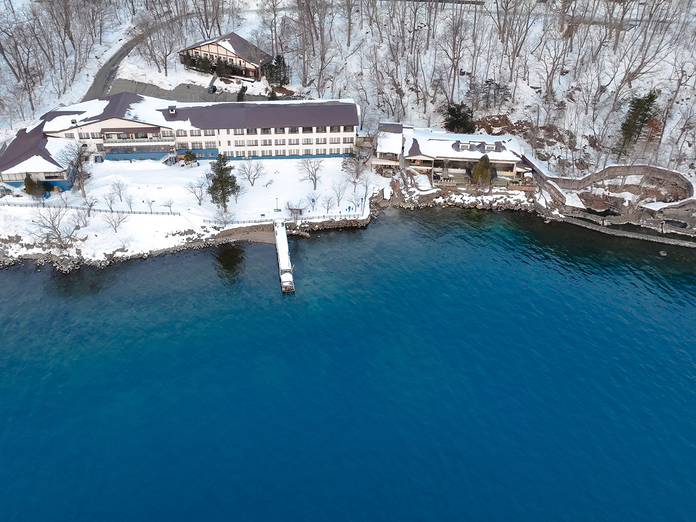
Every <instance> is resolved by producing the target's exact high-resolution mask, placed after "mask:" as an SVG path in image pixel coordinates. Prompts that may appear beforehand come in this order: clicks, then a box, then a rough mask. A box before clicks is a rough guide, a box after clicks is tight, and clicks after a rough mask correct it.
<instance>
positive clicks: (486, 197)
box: [0, 191, 696, 273]
mask: <svg viewBox="0 0 696 522" xmlns="http://www.w3.org/2000/svg"><path fill="white" fill-rule="evenodd" d="M387 207H396V208H402V209H406V210H418V209H426V208H434V207H439V208H468V209H478V210H488V211H515V212H535V213H537V214H538V215H539V216H540V217H541V218H544V219H546V220H547V221H551V220H553V221H559V222H566V223H570V224H573V225H576V226H582V227H584V228H588V229H591V230H594V231H597V232H602V233H606V234H611V235H614V236H620V237H626V238H631V239H641V240H647V241H652V242H657V243H664V244H668V245H673V246H685V247H690V248H696V242H689V241H679V240H674V239H671V238H667V237H660V236H655V235H648V234H641V233H636V232H624V231H620V230H614V229H610V228H608V227H603V226H600V225H596V224H592V223H585V222H583V221H582V220H579V219H577V218H573V217H570V216H568V217H566V216H563V215H560V214H556V213H552V212H550V211H549V210H548V209H545V208H543V207H541V206H540V205H539V204H538V203H537V202H536V201H535V199H534V197H533V195H532V194H529V193H522V192H519V191H505V192H500V191H499V192H496V193H490V194H478V195H473V194H462V193H455V192H449V193H442V192H435V193H431V194H420V195H415V194H414V195H410V196H404V195H403V194H401V193H400V192H395V193H394V195H393V197H392V198H391V199H390V200H385V199H383V198H382V196H381V193H380V195H377V196H373V197H372V199H371V200H370V209H371V210H370V216H369V217H367V218H366V219H349V220H328V221H319V222H307V221H305V222H300V223H297V224H296V223H288V224H287V228H288V234H289V235H295V236H301V237H310V235H311V233H314V232H320V231H323V230H341V229H344V228H365V227H367V226H368V225H369V223H370V221H371V220H372V219H373V218H374V217H376V216H377V215H379V213H380V212H381V211H382V210H383V209H385V208H387ZM213 228H214V229H215V230H216V233H215V235H214V236H212V237H208V238H203V237H201V236H200V234H199V235H198V236H197V237H195V238H188V239H186V240H185V241H184V242H183V243H181V244H179V245H176V246H173V247H171V248H164V249H159V250H152V251H150V252H141V253H137V254H132V255H121V254H125V252H126V251H125V250H120V249H118V250H117V251H114V252H111V253H109V254H106V255H105V258H104V259H102V260H95V259H87V258H83V257H82V256H80V255H78V256H67V255H57V254H54V253H50V252H47V253H36V254H33V253H32V254H25V255H22V256H19V257H16V258H14V257H8V256H6V255H5V254H4V253H3V252H2V251H1V250H0V268H5V269H6V268H9V267H11V266H14V265H17V264H20V263H22V262H23V261H30V262H32V263H34V264H35V265H36V266H37V267H41V266H44V265H51V266H53V268H54V269H55V270H56V271H58V272H61V273H69V272H72V271H74V270H79V269H80V268H81V267H83V266H88V267H94V268H100V269H102V268H106V267H107V266H110V265H113V264H114V263H117V262H124V261H130V260H133V259H147V258H149V257H157V256H161V255H165V254H174V253H178V252H183V251H186V250H200V249H202V248H210V247H216V246H220V245H224V244H230V243H235V242H260V243H271V244H272V243H273V231H272V228H273V227H272V225H270V224H259V225H251V226H248V227H240V228H233V229H226V230H223V229H222V228H221V227H220V228H218V227H213ZM191 233H193V231H190V233H188V232H187V233H182V236H184V237H186V236H187V235H190V234H191Z"/></svg>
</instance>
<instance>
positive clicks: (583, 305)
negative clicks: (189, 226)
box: [0, 210, 696, 521]
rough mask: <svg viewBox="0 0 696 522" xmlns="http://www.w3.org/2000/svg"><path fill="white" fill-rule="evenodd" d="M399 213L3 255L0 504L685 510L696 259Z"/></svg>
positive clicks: (576, 515)
mask: <svg viewBox="0 0 696 522" xmlns="http://www.w3.org/2000/svg"><path fill="white" fill-rule="evenodd" d="M663 248H664V247H663V246H660V245H656V244H650V243H640V242H635V241H628V240H620V239H618V238H613V237H605V236H601V235H597V234H595V233H592V232H589V231H586V230H582V229H576V228H573V227H572V226H569V225H562V224H548V225H545V224H543V222H541V220H539V219H537V218H534V217H532V216H528V215H523V214H494V213H480V212H467V211H458V210H434V211H428V212H417V213H406V212H395V213H393V214H390V215H385V216H382V217H380V218H379V219H378V220H376V221H375V222H373V224H371V225H370V226H369V227H368V228H367V229H365V230H344V231H341V232H331V233H323V234H321V236H320V237H312V238H311V239H300V240H297V241H295V240H292V241H291V256H292V259H293V262H294V263H295V267H296V268H295V279H296V285H297V293H296V295H295V296H294V297H283V296H282V295H281V294H280V289H279V285H278V279H277V272H276V264H275V253H274V249H273V247H272V246H268V245H244V246H240V245H237V246H225V247H222V248H219V249H216V250H214V249H210V250H203V251H195V252H187V253H182V254H177V255H171V256H164V257H161V258H157V259H149V260H146V261H133V262H129V263H125V264H121V265H116V266H113V267H109V268H107V269H105V270H102V271H98V270H92V269H83V270H81V271H79V272H77V273H73V274H70V275H67V276H66V275H60V274H56V273H54V272H53V271H52V270H51V269H49V268H47V267H44V268H42V269H41V270H40V271H38V270H37V269H36V267H34V266H33V265H30V264H27V265H26V266H22V267H14V268H12V269H9V270H5V271H2V272H0V341H1V343H0V520H3V521H6V520H10V521H14V520H22V521H24V520H51V521H54V520H80V521H82V520H85V521H87V520H89V521H92V520H99V521H110V520H168V521H169V520H243V521H246V520H249V521H266V520H298V521H342V520H346V521H354V520H358V521H360V520H366V521H367V520H370V521H372V520H385V521H387V520H388V521H394V520H399V521H409V520H413V521H422V520H447V521H450V520H530V521H538V520H593V519H594V520H631V521H635V520H646V521H657V520H670V521H672V520H696V341H695V338H696V252H692V251H687V250H678V249H674V248H667V249H666V250H667V251H668V256H667V257H660V256H659V255H658V250H660V249H663Z"/></svg>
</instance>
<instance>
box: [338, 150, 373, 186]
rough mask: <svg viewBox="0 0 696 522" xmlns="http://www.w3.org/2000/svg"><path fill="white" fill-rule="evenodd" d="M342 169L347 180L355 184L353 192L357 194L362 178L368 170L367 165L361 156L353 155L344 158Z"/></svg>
mask: <svg viewBox="0 0 696 522" xmlns="http://www.w3.org/2000/svg"><path fill="white" fill-rule="evenodd" d="M341 168H342V169H343V172H345V173H346V174H345V175H346V180H347V181H348V182H349V183H352V184H353V192H355V189H356V188H357V186H358V184H359V183H360V178H361V176H362V175H363V173H364V172H365V170H367V163H366V162H365V161H364V160H363V159H362V158H361V157H360V156H359V155H357V154H351V155H349V156H346V157H345V158H343V162H342V164H341Z"/></svg>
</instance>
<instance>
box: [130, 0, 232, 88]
mask: <svg viewBox="0 0 696 522" xmlns="http://www.w3.org/2000/svg"><path fill="white" fill-rule="evenodd" d="M213 1H220V0H213ZM199 3H201V2H196V5H198V4H199ZM134 29H135V31H136V32H137V34H141V35H143V36H144V37H143V39H142V40H141V41H140V43H139V44H138V46H137V47H136V52H137V53H138V54H139V55H140V56H141V57H142V58H143V59H144V60H145V61H147V62H148V63H149V64H151V65H154V66H155V67H157V72H164V75H165V76H167V75H168V74H169V59H170V57H171V56H173V55H175V54H176V52H177V51H178V50H179V49H180V48H181V45H182V43H183V31H182V28H181V23H180V21H179V20H177V19H175V17H173V16H172V15H171V14H166V15H162V14H161V13H160V14H155V13H147V14H144V15H142V16H141V18H140V19H139V20H137V21H136V22H135V28H134ZM208 37H209V36H206V38H208Z"/></svg>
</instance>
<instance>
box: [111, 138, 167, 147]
mask: <svg viewBox="0 0 696 522" xmlns="http://www.w3.org/2000/svg"><path fill="white" fill-rule="evenodd" d="M175 140H176V138H174V137H173V136H172V137H171V138H169V137H166V138H165V137H159V138H128V139H120V138H106V139H104V143H110V144H112V145H116V144H121V143H123V144H125V143H158V142H165V143H173V142H174V141H175Z"/></svg>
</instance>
